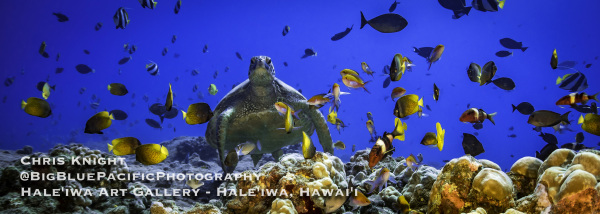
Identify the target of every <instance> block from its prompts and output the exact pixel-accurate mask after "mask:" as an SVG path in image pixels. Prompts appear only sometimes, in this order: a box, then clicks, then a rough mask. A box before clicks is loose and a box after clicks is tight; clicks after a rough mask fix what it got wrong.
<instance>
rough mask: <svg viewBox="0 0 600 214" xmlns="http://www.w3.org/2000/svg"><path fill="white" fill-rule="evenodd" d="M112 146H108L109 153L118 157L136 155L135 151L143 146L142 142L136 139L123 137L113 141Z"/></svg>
mask: <svg viewBox="0 0 600 214" xmlns="http://www.w3.org/2000/svg"><path fill="white" fill-rule="evenodd" d="M111 143H112V145H111V144H108V152H113V154H115V155H117V156H122V155H131V154H135V149H136V148H137V147H138V146H140V145H142V143H140V140H138V139H137V138H135V137H123V138H117V139H114V140H112V142H111Z"/></svg>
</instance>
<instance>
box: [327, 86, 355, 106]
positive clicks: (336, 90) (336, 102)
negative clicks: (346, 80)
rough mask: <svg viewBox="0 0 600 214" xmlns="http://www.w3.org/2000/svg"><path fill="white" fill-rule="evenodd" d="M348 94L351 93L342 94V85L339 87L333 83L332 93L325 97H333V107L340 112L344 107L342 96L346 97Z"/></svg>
mask: <svg viewBox="0 0 600 214" xmlns="http://www.w3.org/2000/svg"><path fill="white" fill-rule="evenodd" d="M346 94H350V93H348V92H341V91H340V85H338V84H337V83H333V86H332V87H331V91H330V93H329V94H327V95H325V96H327V97H333V106H334V107H335V110H336V111H338V110H339V109H340V106H341V105H342V100H341V99H340V96H341V95H346Z"/></svg>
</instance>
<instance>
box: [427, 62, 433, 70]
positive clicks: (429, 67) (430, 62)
mask: <svg viewBox="0 0 600 214" xmlns="http://www.w3.org/2000/svg"><path fill="white" fill-rule="evenodd" d="M431 64H433V62H429V68H427V70H428V71H429V69H431Z"/></svg>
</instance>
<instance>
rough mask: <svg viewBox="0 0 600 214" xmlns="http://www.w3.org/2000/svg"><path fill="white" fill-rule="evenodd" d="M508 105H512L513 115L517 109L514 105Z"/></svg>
mask: <svg viewBox="0 0 600 214" xmlns="http://www.w3.org/2000/svg"><path fill="white" fill-rule="evenodd" d="M510 105H512V108H513V111H512V112H513V113H514V112H515V110H517V107H516V106H515V105H514V104H510Z"/></svg>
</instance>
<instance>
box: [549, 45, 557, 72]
mask: <svg viewBox="0 0 600 214" xmlns="http://www.w3.org/2000/svg"><path fill="white" fill-rule="evenodd" d="M550 67H552V69H556V68H558V55H557V54H556V49H554V51H553V52H552V57H551V58H550Z"/></svg>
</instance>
